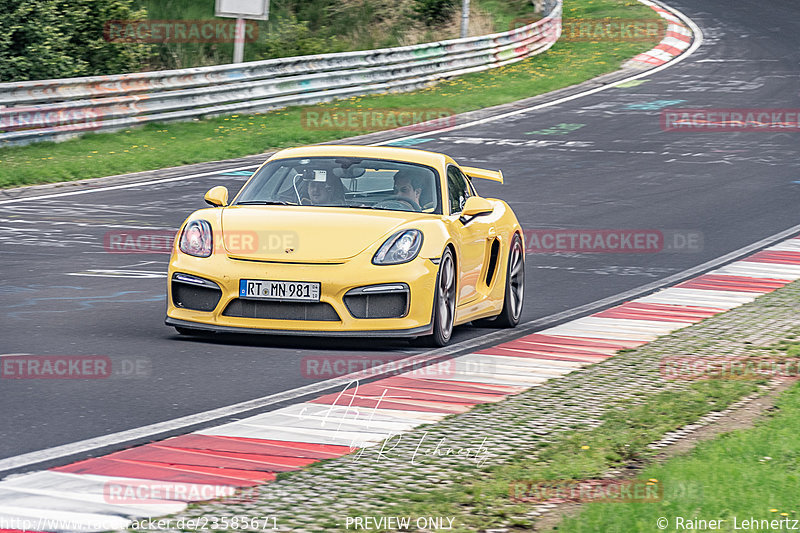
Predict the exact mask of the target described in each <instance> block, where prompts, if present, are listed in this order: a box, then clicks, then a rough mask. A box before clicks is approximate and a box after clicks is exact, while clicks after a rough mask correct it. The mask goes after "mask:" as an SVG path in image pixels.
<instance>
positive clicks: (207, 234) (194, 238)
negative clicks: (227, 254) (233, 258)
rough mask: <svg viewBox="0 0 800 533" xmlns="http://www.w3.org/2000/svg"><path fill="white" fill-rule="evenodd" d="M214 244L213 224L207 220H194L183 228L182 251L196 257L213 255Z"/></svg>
mask: <svg viewBox="0 0 800 533" xmlns="http://www.w3.org/2000/svg"><path fill="white" fill-rule="evenodd" d="M212 245H213V242H212V236H211V224H209V223H208V222H207V221H205V220H192V221H191V222H189V223H188V224H186V226H185V227H184V228H183V233H181V242H180V249H181V252H183V253H185V254H189V255H193V256H195V257H208V256H210V255H211V250H212V249H213V248H212Z"/></svg>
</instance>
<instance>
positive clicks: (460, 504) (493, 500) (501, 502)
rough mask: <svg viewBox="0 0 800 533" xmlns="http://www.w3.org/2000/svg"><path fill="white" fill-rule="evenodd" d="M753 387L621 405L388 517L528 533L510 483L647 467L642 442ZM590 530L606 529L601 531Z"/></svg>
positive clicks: (730, 385)
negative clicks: (591, 424) (448, 520)
mask: <svg viewBox="0 0 800 533" xmlns="http://www.w3.org/2000/svg"><path fill="white" fill-rule="evenodd" d="M755 388H756V382H755V381H736V380H709V381H703V382H698V383H694V384H692V385H691V387H690V388H689V390H688V391H665V392H661V393H658V394H656V395H653V396H652V397H649V398H648V399H647V400H646V401H645V402H644V403H643V404H641V405H632V404H630V403H629V402H620V403H619V405H617V406H616V409H612V410H611V411H609V412H608V413H607V414H606V415H605V416H604V418H603V422H602V424H601V425H600V426H599V427H598V428H596V429H592V430H588V431H587V430H578V431H572V432H568V433H563V434H556V435H552V436H550V438H551V439H552V440H551V442H549V443H545V444H542V445H541V446H540V448H539V449H538V453H537V454H536V455H535V456H534V455H532V454H525V453H520V454H517V455H516V456H515V457H513V458H512V459H511V460H510V461H508V462H507V463H506V464H504V465H502V466H497V467H490V468H487V469H485V471H484V472H481V473H478V474H471V475H470V477H469V478H466V479H464V480H462V481H460V482H459V483H458V484H456V486H454V487H452V488H447V489H441V490H436V491H425V492H421V493H419V494H417V495H412V497H411V499H412V500H413V503H399V504H397V505H394V506H393V507H392V508H391V514H392V515H393V516H447V517H455V523H454V527H455V529H454V531H456V532H459V531H483V530H484V529H489V528H496V527H507V526H508V523H509V522H511V524H512V525H516V526H519V527H529V526H530V525H531V524H530V522H529V521H528V520H527V519H522V518H514V517H520V516H521V515H524V514H525V513H526V512H527V511H529V510H531V506H530V505H528V504H515V503H513V502H511V501H510V499H509V487H510V485H511V484H512V483H516V482H526V481H541V480H566V479H577V480H581V479H596V478H598V477H599V476H601V475H602V474H603V473H604V472H606V471H607V470H609V469H611V468H615V467H621V466H623V465H625V464H629V463H630V462H636V461H646V460H647V459H648V458H649V457H651V456H652V455H653V453H655V452H653V451H652V450H650V449H648V448H647V444H649V443H650V442H653V441H656V440H658V439H659V438H660V437H661V436H662V435H664V434H665V433H667V432H669V431H672V430H674V429H676V428H678V427H681V426H684V425H686V424H689V423H692V422H694V421H696V420H697V419H698V418H700V417H701V416H703V415H704V414H707V413H709V412H711V411H718V410H722V409H724V408H725V407H727V406H728V405H730V404H731V403H733V402H734V401H736V400H737V399H739V398H741V397H742V396H744V395H746V394H748V393H750V392H752V391H754V390H755ZM478 409H485V410H486V411H487V416H491V410H492V406H491V405H489V406H479V407H477V408H476V409H475V410H478ZM648 477H655V478H656V479H659V480H661V479H662V477H663V476H658V475H655V474H653V473H652V472H650V473H648V475H646V476H644V479H647V478H648ZM689 479H691V478H689ZM671 488H672V487H666V486H665V491H666V492H667V493H668V494H674V493H675V491H674V490H669V489H671ZM683 488H685V487H684V486H682V487H681V489H683ZM684 492H685V491H684ZM614 505H616V506H622V505H624V504H619V503H618V504H614ZM349 514H350V515H357V514H358V511H357V510H356V509H353V510H352V512H351V513H349ZM612 516H613V515H612ZM456 524H457V527H456ZM651 529H652V530H653V531H655V528H651ZM651 529H647V530H643V529H638V528H636V527H629V528H628V529H624V528H623V529H619V530H614V531H622V532H625V533H633V532H635V531H650V530H651ZM582 531H589V530H588V529H587V530H582ZM592 531H598V532H603V531H612V530H611V529H603V528H600V529H596V530H592Z"/></svg>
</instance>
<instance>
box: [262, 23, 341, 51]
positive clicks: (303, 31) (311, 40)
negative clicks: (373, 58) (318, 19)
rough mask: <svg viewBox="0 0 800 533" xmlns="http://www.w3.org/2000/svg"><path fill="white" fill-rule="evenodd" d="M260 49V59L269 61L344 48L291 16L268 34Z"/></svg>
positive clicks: (339, 43) (331, 38)
mask: <svg viewBox="0 0 800 533" xmlns="http://www.w3.org/2000/svg"><path fill="white" fill-rule="evenodd" d="M260 48H261V50H260V53H259V56H260V58H261V59H270V58H273V57H289V56H303V55H311V54H325V53H329V52H339V51H343V50H345V48H346V47H345V45H344V43H342V42H340V41H339V40H337V39H336V38H335V37H333V36H327V37H326V36H324V35H322V34H320V33H319V32H313V31H311V29H310V28H309V22H307V21H300V20H297V18H296V17H295V16H293V15H292V16H289V17H287V18H286V19H284V20H283V22H282V24H281V25H280V26H276V27H274V28H273V29H272V31H270V32H269V33H268V35H267V38H266V40H265V41H264V42H263V44H262V45H261V46H260Z"/></svg>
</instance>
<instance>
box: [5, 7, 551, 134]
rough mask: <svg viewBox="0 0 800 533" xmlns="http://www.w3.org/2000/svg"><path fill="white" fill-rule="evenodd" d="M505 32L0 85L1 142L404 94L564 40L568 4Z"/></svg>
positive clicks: (517, 59)
mask: <svg viewBox="0 0 800 533" xmlns="http://www.w3.org/2000/svg"><path fill="white" fill-rule="evenodd" d="M548 3H549V4H550V6H549V7H550V10H549V12H548V14H547V15H546V16H545V17H544V18H542V19H541V20H539V21H536V22H534V23H533V24H529V25H527V26H523V27H521V28H517V29H513V30H511V31H507V32H503V33H495V34H491V35H483V36H479V37H467V38H465V39H452V40H447V41H439V42H433V43H425V44H418V45H413V46H404V47H396V48H384V49H377V50H366V51H359V52H345V53H336V54H320V55H312V56H298V57H287V58H278V59H270V60H266V61H253V62H248V63H240V64H236V65H219V66H213V67H201V68H190V69H182V70H168V71H157V72H141V73H133V74H121V75H114V76H90V77H85V78H69V79H58V80H44V81H30V82H20V83H2V84H0V143H2V144H3V145H13V144H28V143H31V142H37V141H43V140H48V141H54V140H63V139H65V138H68V137H73V136H75V135H79V134H82V133H85V132H90V131H115V130H120V129H124V128H130V127H132V126H137V125H141V124H146V123H150V122H166V121H175V120H191V119H194V118H200V117H212V116H218V115H226V114H231V113H238V112H251V113H252V112H258V111H266V110H270V109H276V108H282V107H286V106H289V105H304V104H315V103H319V102H326V101H331V100H336V99H340V98H348V97H351V96H356V95H364V94H372V93H383V92H390V91H391V92H395V91H408V90H413V89H416V88H419V87H423V86H426V85H428V84H430V83H432V82H434V81H436V80H439V79H442V78H447V77H452V76H458V75H461V74H466V73H469V72H478V71H481V70H486V69H490V68H495V67H499V66H502V65H506V64H509V63H513V62H516V61H520V60H522V59H525V58H526V57H529V56H531V55H535V54H539V53H541V52H543V51H545V50H547V49H548V48H550V47H551V46H552V45H553V44H554V43H555V42H556V41H557V40H558V38H559V36H560V35H561V9H562V0H549V1H548Z"/></svg>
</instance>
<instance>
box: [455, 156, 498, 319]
mask: <svg viewBox="0 0 800 533" xmlns="http://www.w3.org/2000/svg"><path fill="white" fill-rule="evenodd" d="M472 195H473V192H472V188H471V187H470V185H469V183H468V180H467V177H466V176H465V175H464V173H463V172H461V170H460V169H459V168H458V167H457V166H455V165H449V166H448V167H447V200H448V204H449V205H448V207H449V210H450V211H449V212H450V217H451V224H452V230H453V233H454V234H455V235H456V236H457V237H458V241H459V245H460V246H459V247H460V255H459V257H458V265H459V272H460V276H459V285H458V287H459V293H458V306H459V307H460V306H464V305H468V304H470V303H472V302H474V301H475V300H477V299H478V298H479V297H480V293H479V292H478V283H479V281H480V276H481V272H482V270H483V262H484V260H485V257H486V243H487V240H486V239H487V237H488V231H489V227H488V226H489V225H488V224H487V223H486V222H485V221H483V220H482V218H483V217H476V218H473V219H472V220H470V221H469V222H467V223H466V224H464V223H463V222H461V221H460V220H459V217H460V216H461V211H462V209H463V208H464V203H465V202H466V201H467V198H469V197H470V196H472Z"/></svg>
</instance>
